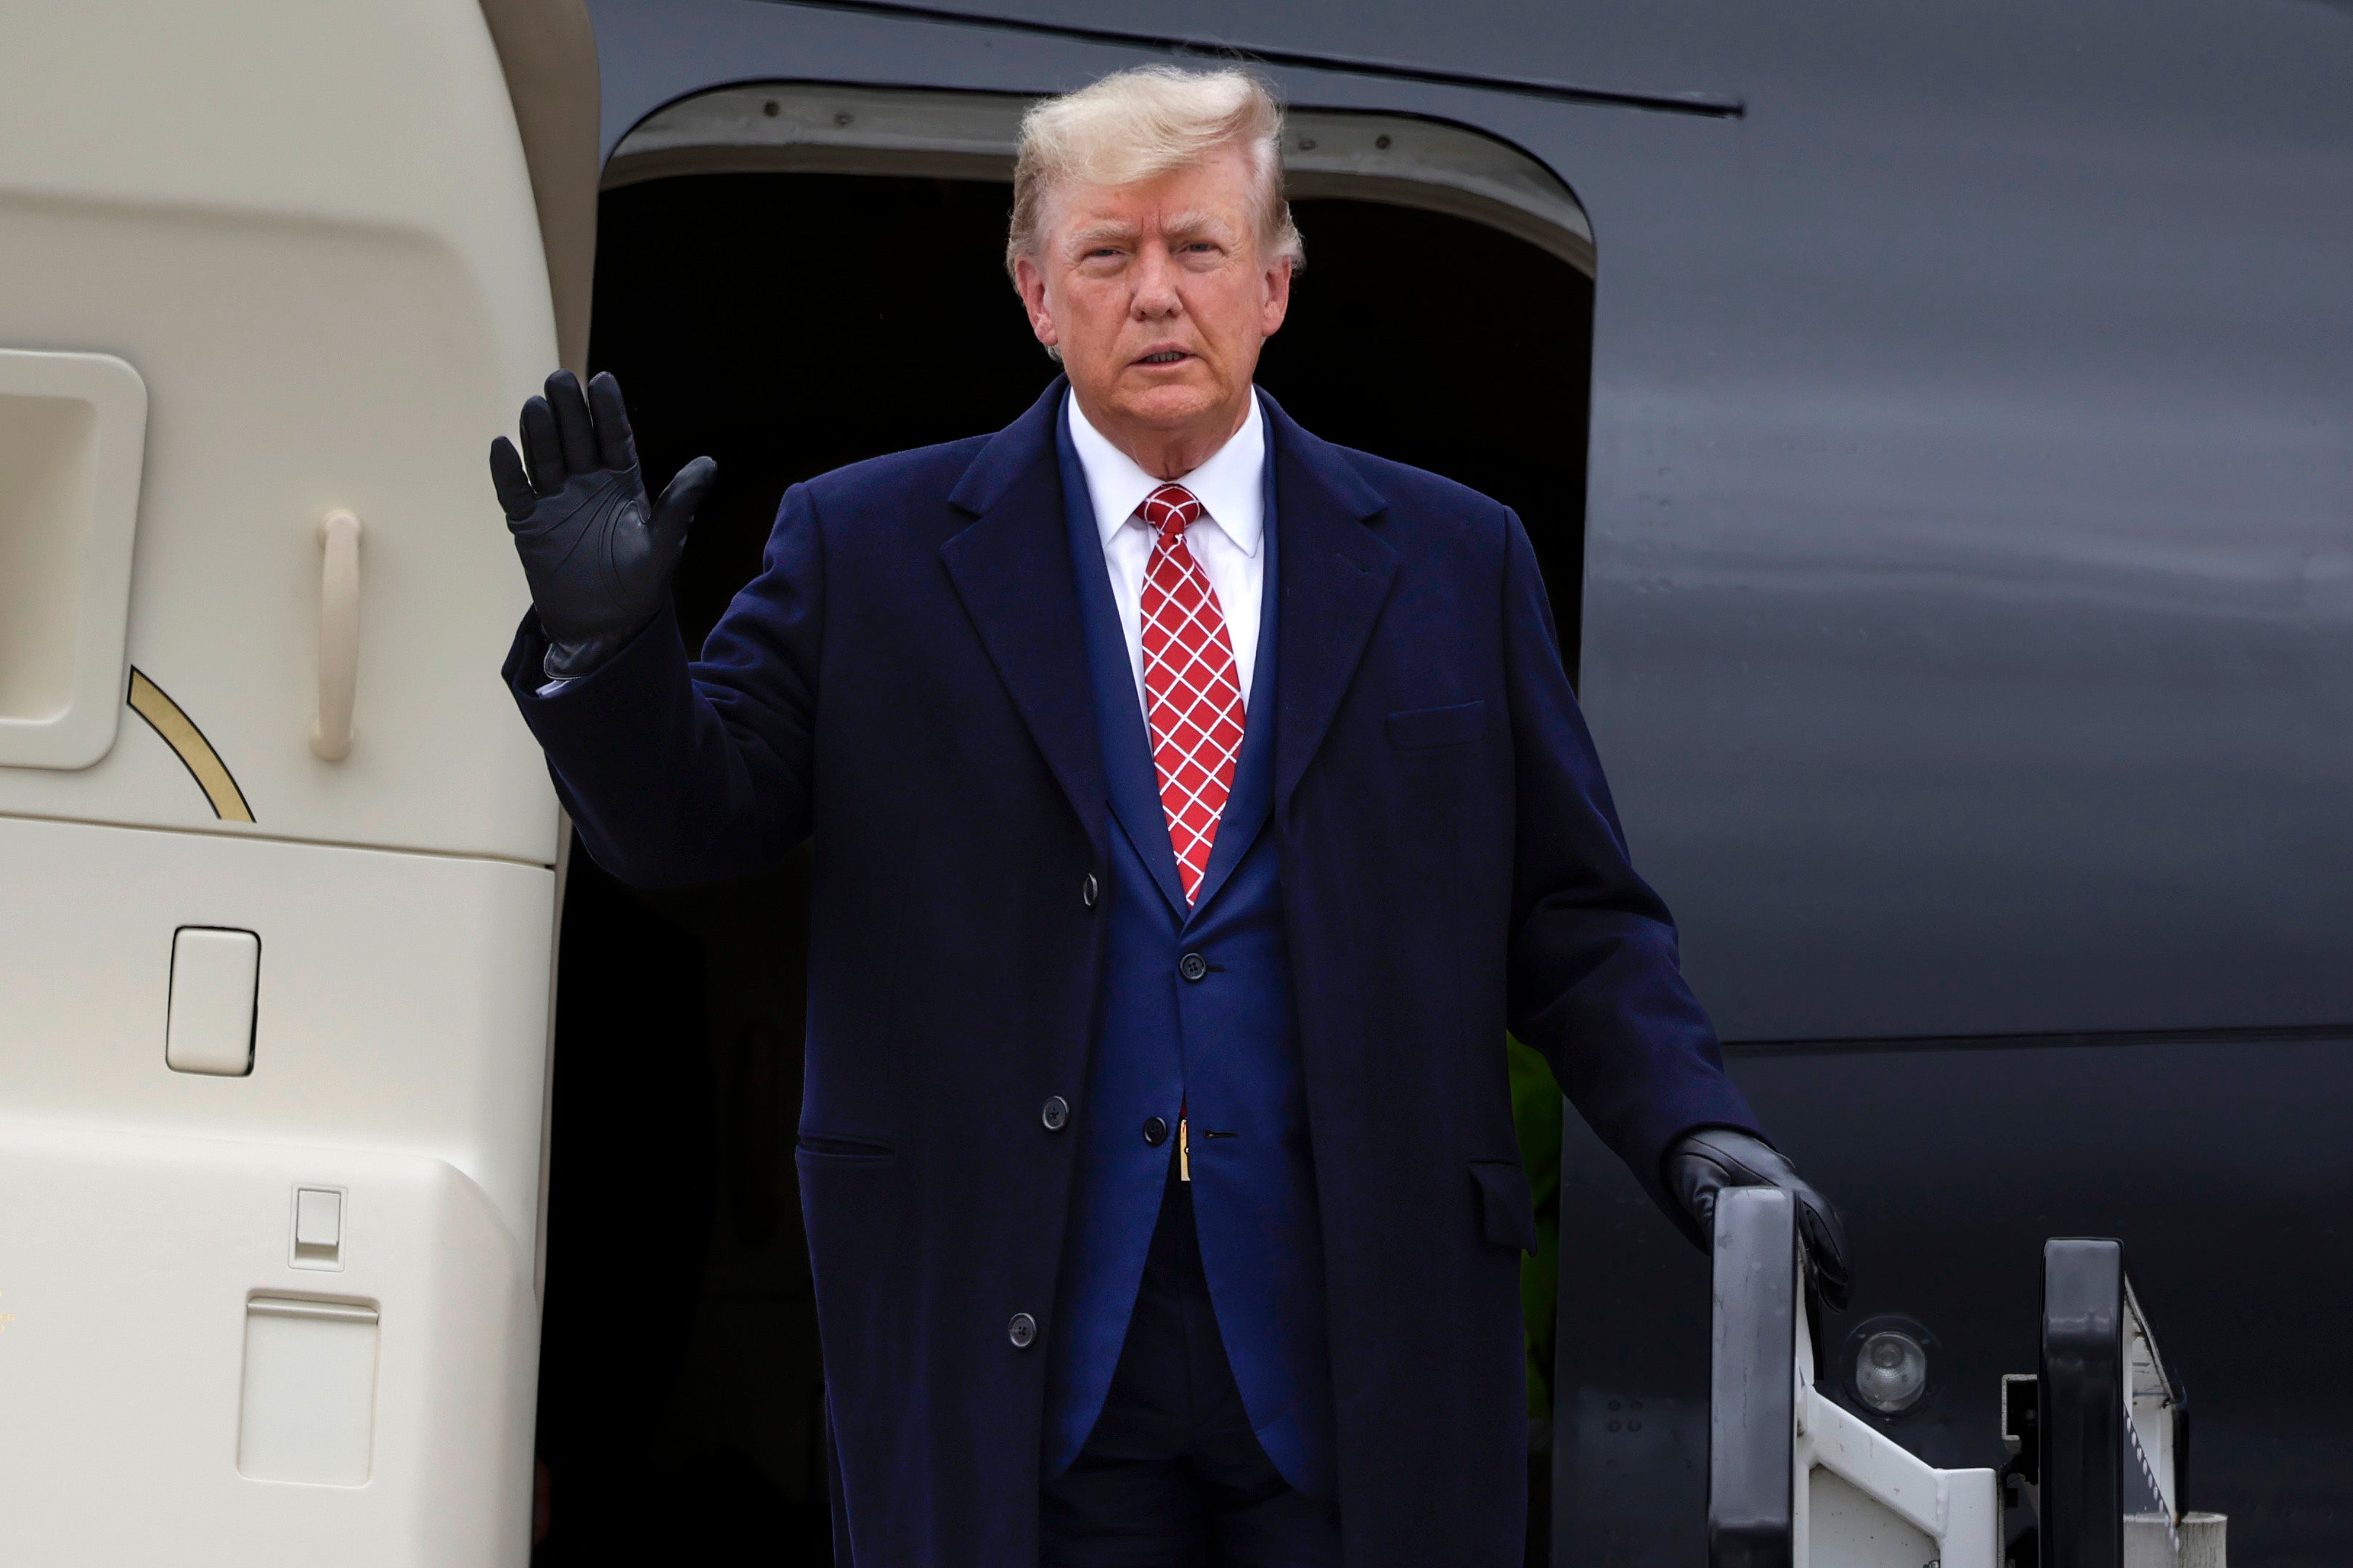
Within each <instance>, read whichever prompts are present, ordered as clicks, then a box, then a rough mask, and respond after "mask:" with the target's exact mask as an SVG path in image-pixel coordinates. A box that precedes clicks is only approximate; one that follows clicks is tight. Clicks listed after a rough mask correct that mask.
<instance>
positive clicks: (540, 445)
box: [491, 370, 719, 680]
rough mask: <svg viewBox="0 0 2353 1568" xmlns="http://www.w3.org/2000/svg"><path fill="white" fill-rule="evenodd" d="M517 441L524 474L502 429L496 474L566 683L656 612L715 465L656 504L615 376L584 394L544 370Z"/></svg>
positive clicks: (553, 668)
mask: <svg viewBox="0 0 2353 1568" xmlns="http://www.w3.org/2000/svg"><path fill="white" fill-rule="evenodd" d="M592 407H593V408H594V409H595V416H594V418H593V419H592V418H591V416H590V409H591V408H592ZM522 446H523V451H525V452H527V453H529V454H530V455H531V469H530V472H529V473H525V472H524V470H523V459H522V457H521V456H519V455H518V454H517V453H516V451H515V449H514V443H512V442H511V441H509V440H508V439H507V438H506V437H503V436H501V437H499V438H498V439H497V440H495V441H493V442H491V483H492V484H493V485H495V486H497V487H498V492H499V504H500V505H501V506H502V507H504V508H505V509H506V513H507V527H508V528H509V529H510V530H511V531H512V532H513V534H514V540H515V552H516V553H517V554H519V555H521V556H522V571H523V575H524V576H525V577H526V578H528V579H530V582H531V602H532V604H533V605H535V606H536V607H537V608H538V610H539V624H540V626H541V627H542V628H543V630H544V631H545V632H546V634H547V658H546V659H545V660H544V661H543V662H544V668H545V669H546V671H547V674H548V678H549V679H553V680H571V679H577V678H578V677H580V676H584V675H587V674H589V673H591V672H592V671H594V670H595V669H596V668H597V667H598V666H599V665H602V664H603V663H604V662H605V661H606V660H607V659H609V658H612V657H613V656H614V655H615V654H617V653H618V652H620V651H621V649H622V647H625V646H626V645H627V644H628V640H629V639H630V638H631V637H635V636H637V635H638V633H639V632H640V631H643V630H644V629H645V627H646V625H647V623H649V622H650V621H651V620H652V619H653V618H654V616H656V615H657V614H658V613H659V611H660V609H661V604H662V596H663V595H666V594H668V593H669V592H670V573H671V571H672V570H674V569H675V568H676V567H677V565H678V558H679V554H680V552H682V551H683V550H684V549H685V548H686V531H687V528H688V526H689V525H690V524H691V523H692V522H693V521H694V509H695V508H696V507H698V506H700V505H702V498H703V497H704V496H706V495H708V494H709V493H710V492H711V486H712V480H714V479H717V478H718V475H719V465H718V464H716V463H714V462H712V460H711V459H710V458H695V459H694V461H692V462H691V463H689V464H688V465H687V466H686V467H684V468H681V469H680V470H679V471H678V476H677V478H675V479H671V480H670V487H669V488H668V489H665V490H663V491H662V493H661V500H658V501H656V502H655V503H654V504H653V506H652V508H651V509H650V510H649V509H648V507H647V505H646V482H645V479H643V477H641V476H640V475H639V474H638V444H637V441H636V438H635V437H632V436H631V435H630V434H629V416H628V413H627V412H626V411H625V410H624V409H623V407H622V406H621V384H620V383H618V382H617V381H615V380H614V379H613V378H612V377H611V376H610V375H598V376H596V378H595V379H594V380H592V381H590V382H589V383H588V391H587V394H586V395H585V396H584V395H582V394H581V391H580V382H579V380H578V378H577V377H575V376H574V375H573V374H572V373H571V372H570V371H568V370H559V371H557V372H556V373H555V374H554V375H551V376H549V377H548V378H547V395H546V396H544V397H534V398H533V399H532V400H531V401H530V402H528V403H526V404H524V405H522Z"/></svg>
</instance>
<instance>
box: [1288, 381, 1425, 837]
mask: <svg viewBox="0 0 2353 1568" xmlns="http://www.w3.org/2000/svg"><path fill="white" fill-rule="evenodd" d="M1261 395H1262V396H1263V394H1261ZM1266 406H1267V411H1268V415H1269V424H1270V425H1271V430H1270V432H1269V434H1270V436H1271V447H1272V455H1273V461H1274V484H1275V500H1276V506H1277V509H1278V511H1279V514H1280V517H1281V519H1282V531H1283V532H1282V580H1281V582H1280V583H1279V584H1277V592H1278V593H1279V595H1281V597H1280V601H1279V603H1280V606H1281V617H1282V618H1281V625H1280V628H1279V631H1278V633H1277V641H1276V645H1275V646H1276V649H1277V653H1276V662H1277V665H1278V666H1279V668H1281V670H1282V676H1281V679H1282V700H1281V701H1280V702H1279V703H1277V704H1276V708H1275V732H1274V733H1275V741H1274V805H1275V809H1277V810H1278V811H1280V810H1281V809H1282V807H1283V805H1286V804H1287V803H1288V802H1289V801H1290V799H1291V795H1292V792H1293V790H1295V789H1297V788H1298V787H1299V781H1300V779H1301V777H1302V776H1303V775H1304V774H1305V773H1306V772H1307V764H1308V763H1311V762H1313V761H1314V757H1315V752H1316V750H1317V748H1318V747H1320V746H1321V745H1322V744H1323V743H1324V731H1327V730H1329V729H1330V728H1331V725H1332V716H1333V715H1334V714H1335V713H1336V712H1337V711H1339V708H1340V699H1341V698H1342V697H1343V696H1344V695H1345V694H1346V692H1347V689H1348V682H1349V680H1350V679H1352V678H1353V677H1354V676H1355V675H1356V666H1357V664H1358V663H1359V662H1361V661H1362V659H1363V658H1364V653H1365V645H1366V642H1367V641H1369V640H1370V639H1371V637H1372V635H1373V626H1374V625H1375V623H1376V622H1377V621H1378V620H1379V618H1380V613H1381V605H1382V604H1383V603H1384V602H1385V601H1387V599H1388V593H1389V584H1390V581H1391V580H1392V579H1393V578H1394V577H1395V576H1396V574H1397V565H1398V554H1397V552H1396V551H1395V550H1392V549H1391V548H1389V546H1388V543H1387V542H1385V541H1383V540H1382V539H1381V538H1380V537H1379V535H1378V534H1377V533H1376V532H1374V531H1373V530H1371V529H1369V528H1367V527H1366V526H1365V522H1366V519H1368V518H1372V517H1375V516H1377V515H1378V514H1379V513H1380V512H1381V511H1382V510H1383V509H1384V508H1385V507H1386V506H1387V505H1388V503H1387V502H1386V501H1384V500H1382V499H1381V495H1380V492H1379V491H1377V490H1376V489H1373V487H1372V486H1371V485H1369V484H1367V483H1366V481H1365V479H1364V478H1363V476H1361V475H1360V474H1358V473H1357V472H1356V468H1354V467H1353V466H1351V465H1350V464H1349V462H1348V460H1347V459H1346V458H1344V457H1343V456H1341V454H1340V450H1339V448H1337V447H1334V446H1332V445H1331V444H1330V443H1328V442H1325V441H1321V440H1318V439H1317V438H1316V437H1313V436H1311V435H1309V434H1308V433H1307V432H1306V431H1304V430H1303V429H1301V428H1300V427H1299V426H1298V424H1297V423H1296V422H1294V421H1293V419H1292V418H1291V416H1289V415H1287V414H1285V413H1283V412H1282V407H1281V406H1280V405H1277V404H1276V403H1275V401H1274V399H1273V398H1271V397H1269V398H1267V399H1266Z"/></svg>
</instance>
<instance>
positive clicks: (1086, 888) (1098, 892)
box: [1079, 871, 1103, 909]
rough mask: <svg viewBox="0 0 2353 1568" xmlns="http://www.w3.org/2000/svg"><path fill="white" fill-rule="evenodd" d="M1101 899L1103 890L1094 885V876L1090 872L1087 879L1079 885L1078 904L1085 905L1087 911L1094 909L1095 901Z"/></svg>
mask: <svg viewBox="0 0 2353 1568" xmlns="http://www.w3.org/2000/svg"><path fill="white" fill-rule="evenodd" d="M1102 897H1103V889H1102V887H1101V886H1100V885H1098V884H1097V883H1096V881H1095V874H1094V873H1093V872H1092V871H1090V872H1088V873H1087V879H1086V880H1085V881H1083V882H1082V883H1080V884H1079V902H1081V903H1082V904H1084V905H1086V906H1087V908H1089V909H1093V908H1094V907H1095V900H1097V899H1100V898H1102Z"/></svg>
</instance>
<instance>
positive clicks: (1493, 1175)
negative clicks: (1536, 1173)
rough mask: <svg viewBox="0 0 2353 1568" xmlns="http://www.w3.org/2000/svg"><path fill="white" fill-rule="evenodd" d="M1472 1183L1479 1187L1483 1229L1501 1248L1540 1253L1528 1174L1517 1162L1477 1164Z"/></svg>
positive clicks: (1473, 1166) (1533, 1198)
mask: <svg viewBox="0 0 2353 1568" xmlns="http://www.w3.org/2000/svg"><path fill="white" fill-rule="evenodd" d="M1471 1179H1472V1181H1473V1182H1475V1183H1477V1184H1478V1187H1479V1215H1480V1228H1481V1230H1482V1234H1484V1235H1485V1237H1487V1239H1488V1240H1489V1241H1492V1242H1493V1243H1494V1244H1495V1245H1496V1246H1498V1247H1517V1248H1518V1249H1519V1250H1520V1251H1522V1252H1534V1251H1535V1249H1536V1205H1535V1197H1534V1195H1533V1194H1530V1193H1529V1191H1528V1173H1526V1172H1525V1171H1524V1170H1522V1169H1520V1166H1519V1163H1518V1162H1516V1161H1505V1160H1473V1161H1472V1162H1471Z"/></svg>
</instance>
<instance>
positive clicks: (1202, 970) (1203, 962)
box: [1176, 952, 1209, 980]
mask: <svg viewBox="0 0 2353 1568" xmlns="http://www.w3.org/2000/svg"><path fill="white" fill-rule="evenodd" d="M1176 973H1179V974H1181V975H1183V976H1184V977H1185V978H1186V979H1187V980H1198V979H1200V978H1201V977H1202V976H1203V975H1206V974H1207V973H1209V961H1208V959H1206V958H1203V957H1202V956H1201V955H1200V954H1199V953H1198V952H1188V953H1187V954H1186V955H1185V956H1184V957H1182V958H1180V959H1178V960H1177V961H1176Z"/></svg>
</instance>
